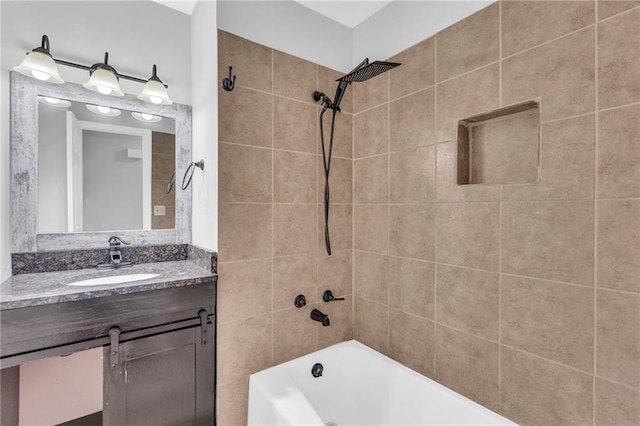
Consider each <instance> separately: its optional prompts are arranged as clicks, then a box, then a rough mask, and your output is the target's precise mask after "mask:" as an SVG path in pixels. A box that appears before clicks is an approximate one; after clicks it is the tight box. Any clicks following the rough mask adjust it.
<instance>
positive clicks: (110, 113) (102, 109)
mask: <svg viewBox="0 0 640 426" xmlns="http://www.w3.org/2000/svg"><path fill="white" fill-rule="evenodd" d="M86 107H87V109H88V110H89V111H91V112H93V113H94V114H98V115H105V116H107V117H117V116H119V115H120V110H119V109H117V108H111V107H108V106H102V105H91V104H87V105H86Z"/></svg>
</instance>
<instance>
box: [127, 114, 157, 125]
mask: <svg viewBox="0 0 640 426" xmlns="http://www.w3.org/2000/svg"><path fill="white" fill-rule="evenodd" d="M131 115H132V116H133V118H135V119H136V120H140V121H144V122H145V123H157V122H158V121H160V120H162V117H160V116H159V115H153V114H147V113H146V112H132V113H131Z"/></svg>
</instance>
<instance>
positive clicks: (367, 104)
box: [329, 72, 389, 113]
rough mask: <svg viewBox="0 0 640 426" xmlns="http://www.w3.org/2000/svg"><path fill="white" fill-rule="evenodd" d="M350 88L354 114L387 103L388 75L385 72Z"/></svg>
mask: <svg viewBox="0 0 640 426" xmlns="http://www.w3.org/2000/svg"><path fill="white" fill-rule="evenodd" d="M352 86H353V87H352V89H353V112H355V113H358V112H361V111H364V110H365V109H369V108H371V107H374V106H378V105H382V104H383V103H385V102H388V101H389V73H387V72H386V73H384V74H381V75H378V76H377V77H373V78H371V79H369V80H367V81H363V82H361V83H356V84H353V85H352ZM349 90H351V89H349ZM329 96H332V95H329Z"/></svg>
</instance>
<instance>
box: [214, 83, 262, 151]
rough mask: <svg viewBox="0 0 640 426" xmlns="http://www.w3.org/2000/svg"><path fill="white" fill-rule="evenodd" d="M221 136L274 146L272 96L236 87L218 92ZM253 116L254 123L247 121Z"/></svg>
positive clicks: (241, 141) (227, 140) (246, 142)
mask: <svg viewBox="0 0 640 426" xmlns="http://www.w3.org/2000/svg"><path fill="white" fill-rule="evenodd" d="M218 96H219V97H218V105H219V108H218V138H219V139H220V141H223V142H234V143H240V144H244V145H253V146H271V145H272V144H271V140H272V138H273V105H272V104H273V102H272V96H271V95H269V94H267V93H262V92H258V91H256V90H251V89H245V88H244V87H236V88H235V89H234V90H233V91H232V92H226V91H224V90H222V91H220V93H219V95H218ZM247 120H251V126H249V125H247V123H248V121H247Z"/></svg>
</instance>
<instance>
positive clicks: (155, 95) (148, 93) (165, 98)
mask: <svg viewBox="0 0 640 426" xmlns="http://www.w3.org/2000/svg"><path fill="white" fill-rule="evenodd" d="M138 99H140V100H143V101H145V102H150V103H152V104H156V105H171V104H172V103H173V101H171V99H169V93H168V92H167V88H166V87H164V84H162V83H161V82H160V81H157V80H152V79H149V81H147V83H146V84H145V85H144V87H143V88H142V92H140V94H139V95H138Z"/></svg>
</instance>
